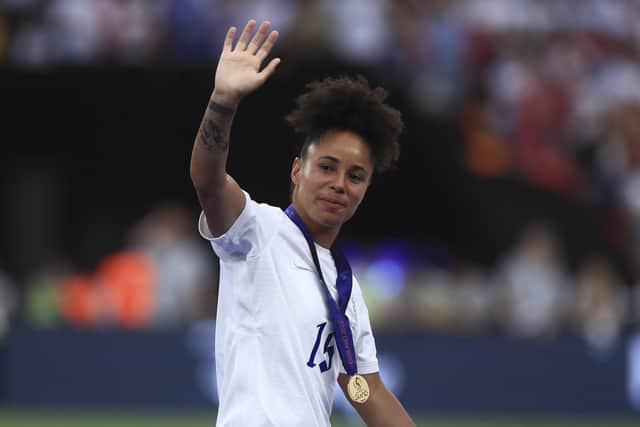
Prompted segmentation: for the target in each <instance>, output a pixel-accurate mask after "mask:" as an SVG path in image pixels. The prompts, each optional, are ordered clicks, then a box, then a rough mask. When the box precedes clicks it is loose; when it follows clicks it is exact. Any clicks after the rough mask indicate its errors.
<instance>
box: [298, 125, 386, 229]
mask: <svg viewBox="0 0 640 427" xmlns="http://www.w3.org/2000/svg"><path fill="white" fill-rule="evenodd" d="M373 170H374V164H373V160H372V156H371V150H370V149H369V146H368V145H367V144H366V143H365V142H364V140H363V139H362V138H361V137H360V136H358V135H357V134H355V133H353V132H350V131H342V130H336V131H329V132H325V133H324V134H323V135H322V136H320V137H319V138H318V139H316V140H315V141H313V142H312V143H311V144H310V145H309V146H308V148H307V151H306V153H305V154H304V157H303V158H296V159H295V160H294V162H293V167H292V169H291V180H292V181H293V183H294V185H295V187H294V190H293V202H294V205H295V206H296V208H297V210H298V211H299V212H298V213H299V214H300V215H301V217H302V218H303V219H304V220H305V222H307V225H308V226H310V227H313V226H314V225H315V226H318V227H319V228H336V227H338V228H339V227H340V226H341V225H342V224H344V223H345V222H346V221H347V220H349V219H350V218H351V217H352V216H353V214H354V213H355V211H356V210H357V209H358V206H359V205H360V202H362V199H363V198H364V195H365V193H366V192H367V188H368V187H369V183H370V181H371V176H372V174H373ZM300 211H301V212H300ZM308 221H311V224H309V223H308Z"/></svg>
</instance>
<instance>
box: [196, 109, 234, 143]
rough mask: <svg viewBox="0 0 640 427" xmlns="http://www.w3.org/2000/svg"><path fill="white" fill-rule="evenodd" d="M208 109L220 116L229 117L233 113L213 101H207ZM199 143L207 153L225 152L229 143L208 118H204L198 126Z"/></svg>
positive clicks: (216, 124) (217, 125)
mask: <svg viewBox="0 0 640 427" xmlns="http://www.w3.org/2000/svg"><path fill="white" fill-rule="evenodd" d="M209 109H210V110H211V111H213V112H214V113H217V114H220V115H222V116H230V115H232V114H233V111H234V110H233V109H232V108H229V107H227V106H224V105H222V104H218V103H217V102H215V101H209ZM200 142H201V143H202V146H203V147H204V148H205V149H206V150H208V151H213V150H219V151H226V150H227V149H228V148H229V141H227V140H226V138H225V135H224V133H223V131H222V129H220V125H219V124H218V123H216V122H215V121H214V120H212V119H208V118H205V119H204V120H203V122H202V125H201V126H200Z"/></svg>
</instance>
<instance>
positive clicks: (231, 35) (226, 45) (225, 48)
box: [222, 27, 236, 51]
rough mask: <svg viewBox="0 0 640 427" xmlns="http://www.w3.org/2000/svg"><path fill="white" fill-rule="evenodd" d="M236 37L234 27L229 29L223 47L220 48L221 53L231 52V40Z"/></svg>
mask: <svg viewBox="0 0 640 427" xmlns="http://www.w3.org/2000/svg"><path fill="white" fill-rule="evenodd" d="M235 35H236V27H231V28H229V31H227V36H226V37H225V38H224V46H223V48H222V50H223V51H231V48H232V46H233V38H234V37H235Z"/></svg>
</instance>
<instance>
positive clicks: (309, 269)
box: [293, 264, 314, 273]
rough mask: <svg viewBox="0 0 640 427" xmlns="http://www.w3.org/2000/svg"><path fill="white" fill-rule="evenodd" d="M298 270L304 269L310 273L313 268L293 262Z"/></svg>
mask: <svg viewBox="0 0 640 427" xmlns="http://www.w3.org/2000/svg"><path fill="white" fill-rule="evenodd" d="M293 265H294V266H295V267H296V268H297V269H298V270H305V271H310V272H312V273H314V271H313V269H311V268H309V267H305V266H303V265H298V264H293Z"/></svg>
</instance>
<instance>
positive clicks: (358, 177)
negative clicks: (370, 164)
mask: <svg viewBox="0 0 640 427" xmlns="http://www.w3.org/2000/svg"><path fill="white" fill-rule="evenodd" d="M349 178H351V180H352V181H353V182H363V181H364V180H365V177H364V175H362V174H357V173H352V174H350V175H349Z"/></svg>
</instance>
